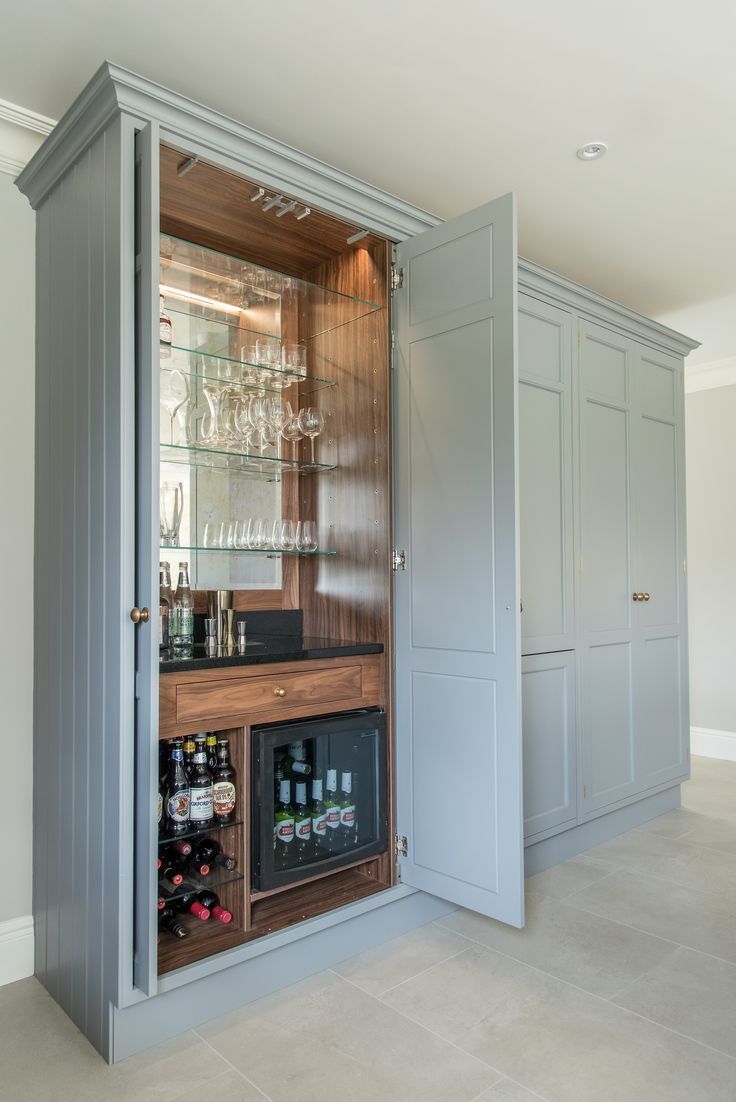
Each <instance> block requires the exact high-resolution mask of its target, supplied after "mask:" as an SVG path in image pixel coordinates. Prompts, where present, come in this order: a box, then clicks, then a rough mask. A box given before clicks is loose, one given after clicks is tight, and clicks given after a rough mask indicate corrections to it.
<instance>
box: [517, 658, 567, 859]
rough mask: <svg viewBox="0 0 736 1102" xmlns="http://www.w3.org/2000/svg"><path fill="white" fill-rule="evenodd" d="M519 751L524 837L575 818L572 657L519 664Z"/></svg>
mask: <svg viewBox="0 0 736 1102" xmlns="http://www.w3.org/2000/svg"><path fill="white" fill-rule="evenodd" d="M521 700H522V705H521V717H522V741H523V748H524V836H525V838H529V837H531V836H532V835H536V834H541V833H542V832H544V831H549V830H552V829H553V828H554V827H558V826H563V825H564V824H566V823H570V824H572V823H574V822H575V820H576V816H577V803H576V791H577V768H576V763H577V747H576V736H575V726H576V725H575V654H574V652H573V651H562V652H560V653H559V654H535V655H530V656H528V657H524V658H522V660H521Z"/></svg>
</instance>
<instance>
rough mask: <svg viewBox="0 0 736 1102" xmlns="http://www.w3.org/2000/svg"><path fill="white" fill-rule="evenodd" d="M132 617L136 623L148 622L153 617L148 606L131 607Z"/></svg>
mask: <svg viewBox="0 0 736 1102" xmlns="http://www.w3.org/2000/svg"><path fill="white" fill-rule="evenodd" d="M130 618H131V620H132V621H133V623H134V624H147V623H148V621H149V619H150V618H151V613H150V612H149V611H148V609H147V608H131V610H130Z"/></svg>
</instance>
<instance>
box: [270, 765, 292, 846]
mask: <svg viewBox="0 0 736 1102" xmlns="http://www.w3.org/2000/svg"><path fill="white" fill-rule="evenodd" d="M274 819H275V826H274V842H273V845H274V858H275V860H276V862H277V864H282V865H285V864H289V863H290V862H291V845H292V842H293V841H294V808H293V807H292V806H291V781H290V780H289V779H288V777H284V779H283V780H282V781H280V782H279V802H278V803H277V805H276V813H275V816H274Z"/></svg>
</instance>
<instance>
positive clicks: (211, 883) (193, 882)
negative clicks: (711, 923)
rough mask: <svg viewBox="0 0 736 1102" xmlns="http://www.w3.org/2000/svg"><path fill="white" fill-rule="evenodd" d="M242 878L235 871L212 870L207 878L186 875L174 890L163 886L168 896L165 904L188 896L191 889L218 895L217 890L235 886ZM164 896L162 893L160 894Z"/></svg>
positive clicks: (241, 875)
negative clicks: (229, 885) (226, 886)
mask: <svg viewBox="0 0 736 1102" xmlns="http://www.w3.org/2000/svg"><path fill="white" fill-rule="evenodd" d="M243 879H244V876H243V873H242V872H239V871H238V870H237V869H232V870H228V869H219V868H218V869H213V870H212V872H210V873H208V875H207V876H197V874H196V873H187V874H186V879H185V880H184V881H183V882H182V883H181V884H179V886H178V887H176V888H170V887H169V886H168V884H166V885H163V887H164V888H165V891H166V892H168V893H169V894H168V895H166V896H165V898H166V902H167V903H173V901H174V900H175V899H181V897H182V896H184V895H189V894H190V892H191V890H192V888H194V890H195V891H198V892H202V891H205V889H209V890H210V891H212V892H215V894H216V895H219V891H218V889H219V888H224V887H225V885H226V884H235V883H237V881H238V880H243ZM161 895H162V896H164V892H161Z"/></svg>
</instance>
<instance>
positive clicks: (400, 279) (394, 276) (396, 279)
mask: <svg viewBox="0 0 736 1102" xmlns="http://www.w3.org/2000/svg"><path fill="white" fill-rule="evenodd" d="M403 286H404V269H403V268H393V267H392V268H391V290H392V291H400V290H401V288H402V287H403Z"/></svg>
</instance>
